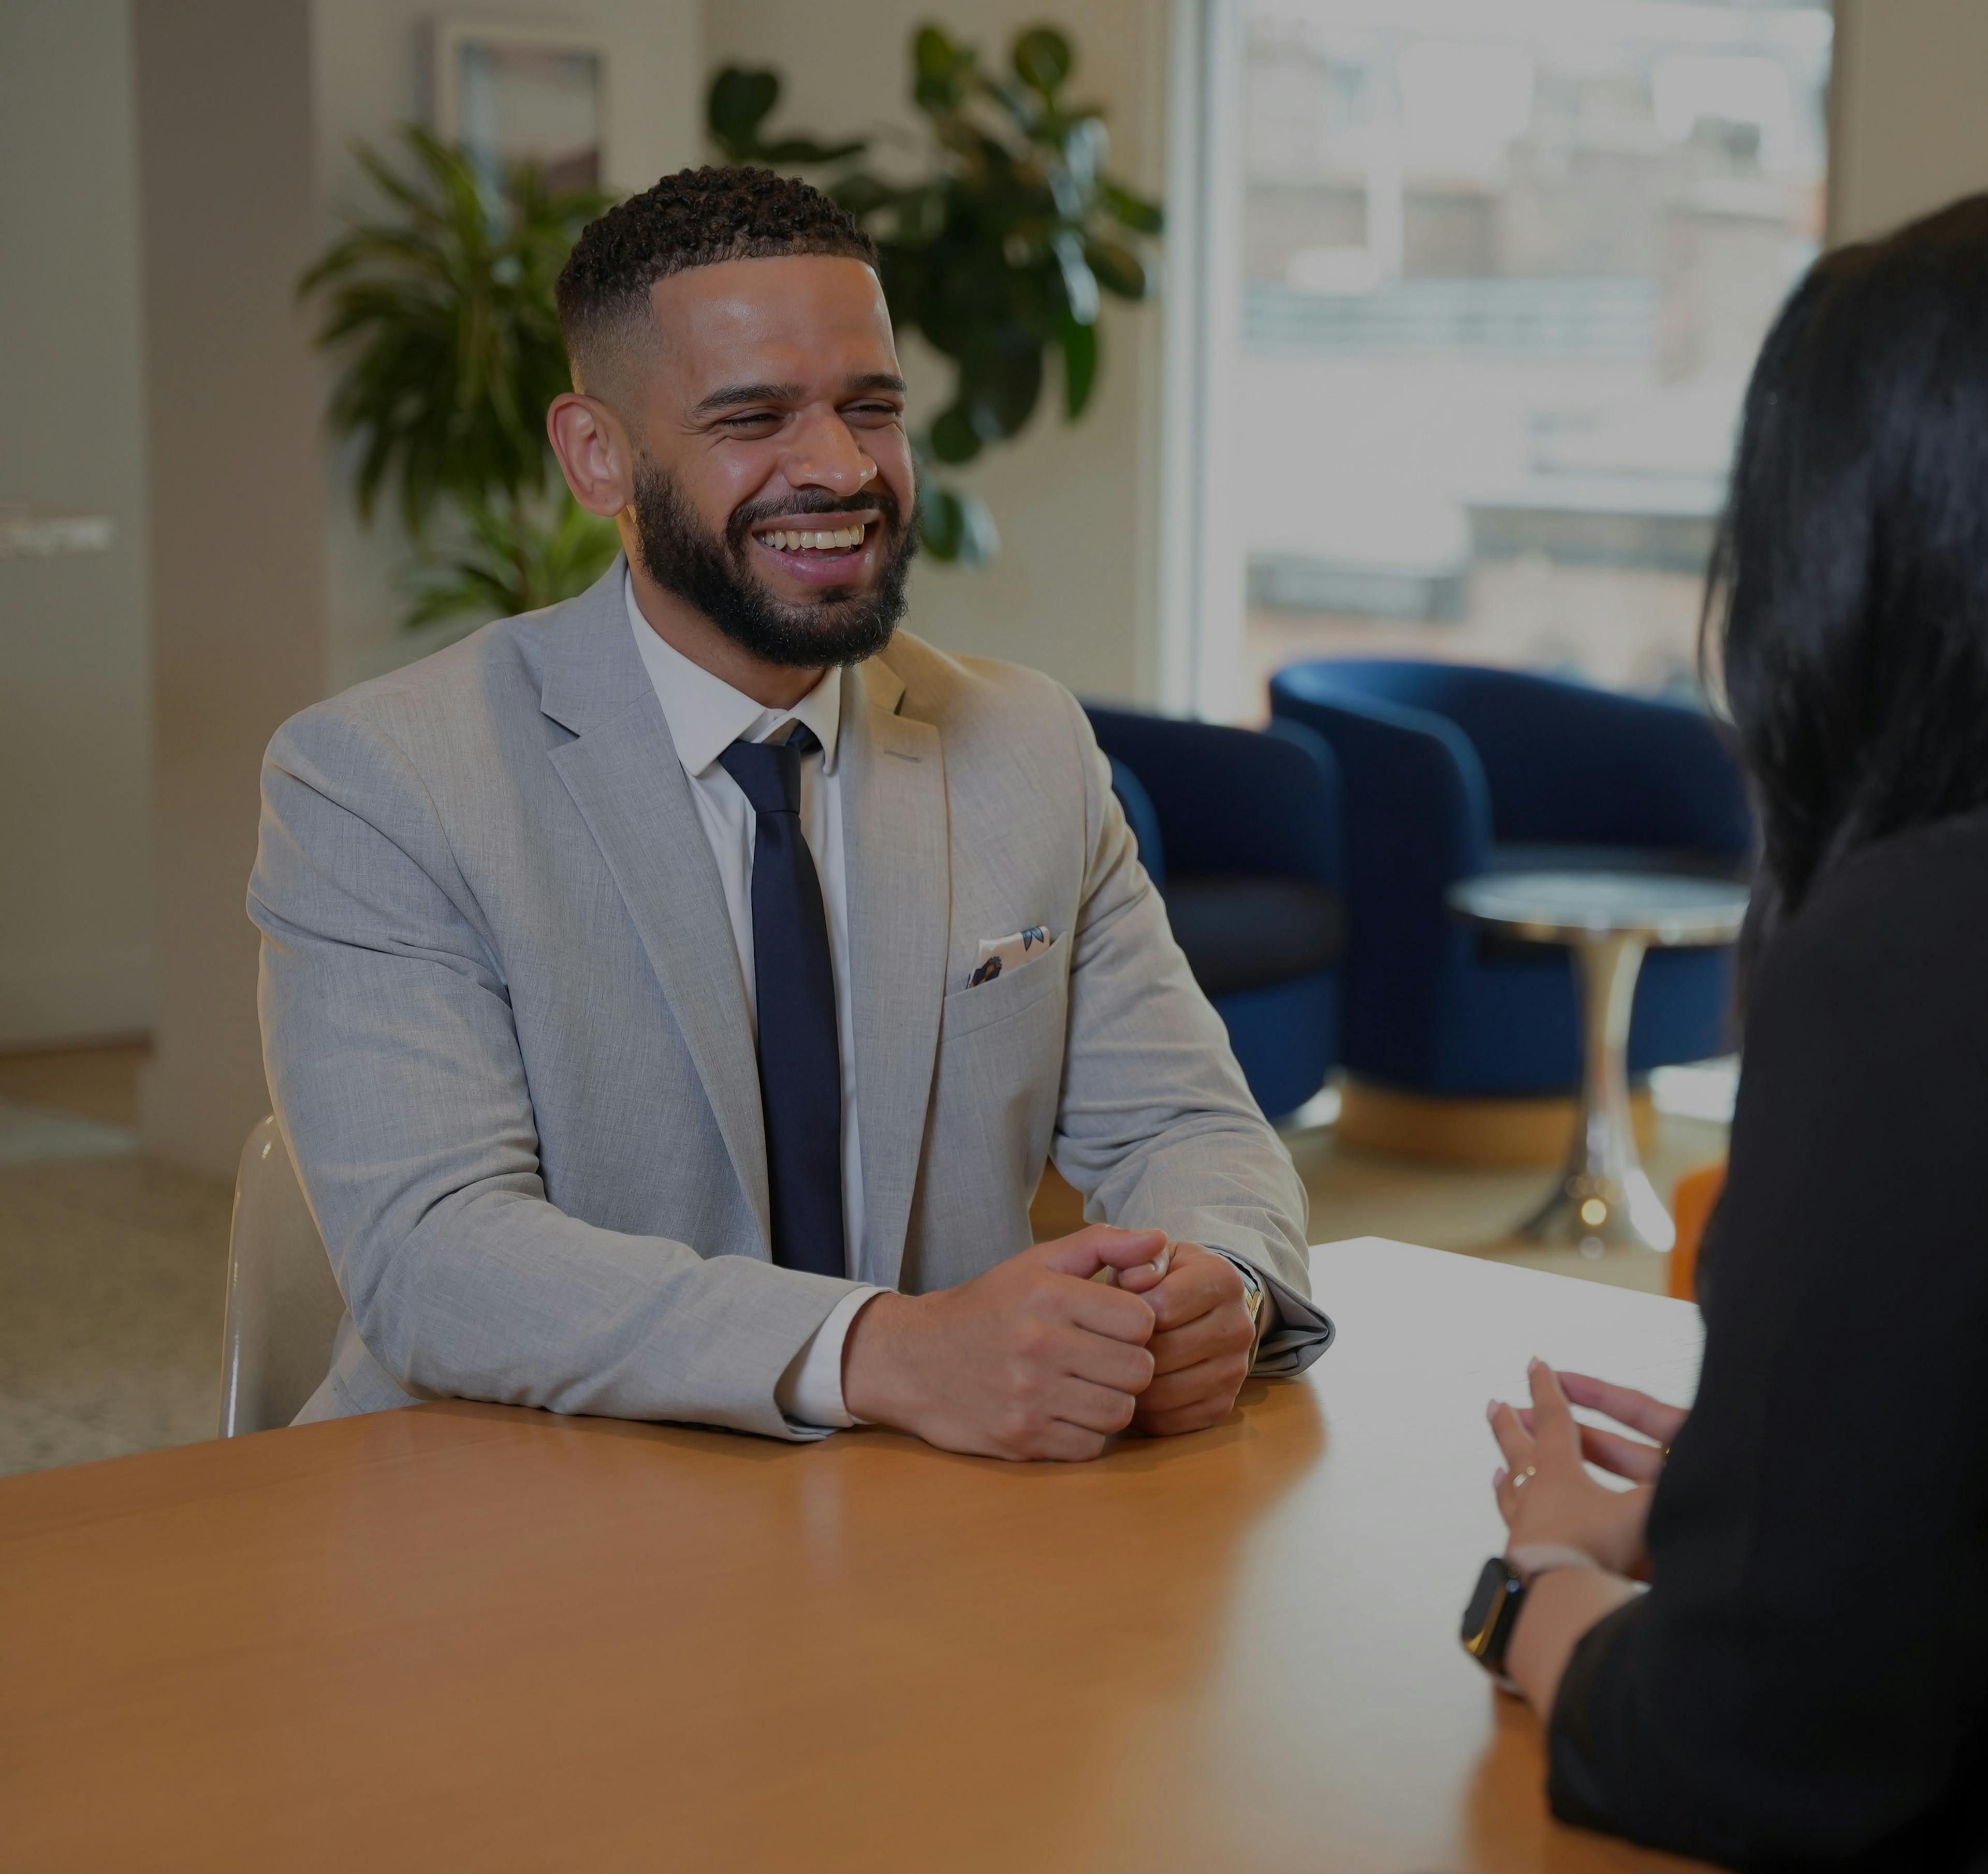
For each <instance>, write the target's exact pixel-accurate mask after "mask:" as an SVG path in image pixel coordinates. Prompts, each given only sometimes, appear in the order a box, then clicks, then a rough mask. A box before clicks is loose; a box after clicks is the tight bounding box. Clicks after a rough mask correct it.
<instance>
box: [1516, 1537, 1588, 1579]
mask: <svg viewBox="0 0 1988 1874" xmlns="http://www.w3.org/2000/svg"><path fill="white" fill-rule="evenodd" d="M1505 1559H1506V1561H1508V1562H1510V1564H1512V1566H1513V1568H1514V1569H1515V1570H1516V1571H1517V1573H1518V1577H1519V1580H1520V1583H1521V1584H1522V1585H1524V1586H1526V1587H1527V1588H1530V1587H1531V1586H1532V1585H1533V1582H1535V1581H1537V1580H1538V1579H1539V1578H1540V1576H1541V1575H1550V1574H1552V1572H1553V1571H1554V1569H1556V1568H1600V1567H1601V1563H1600V1562H1598V1561H1596V1560H1595V1559H1594V1557H1593V1556H1592V1555H1591V1554H1588V1552H1587V1550H1585V1549H1584V1548H1575V1547H1574V1544H1572V1543H1570V1542H1522V1543H1520V1544H1519V1546H1518V1547H1517V1548H1508V1549H1507V1550H1506V1551H1505Z"/></svg>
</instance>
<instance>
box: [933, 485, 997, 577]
mask: <svg viewBox="0 0 1988 1874" xmlns="http://www.w3.org/2000/svg"><path fill="white" fill-rule="evenodd" d="M918 521H919V531H918V538H919V542H920V544H921V545H922V546H924V548H925V551H926V552H927V553H930V554H931V556H932V557H933V558H934V559H935V560H954V561H957V562H958V563H959V564H960V565H962V566H970V567H971V566H985V565H986V563H988V562H989V560H992V559H993V558H994V557H995V556H996V555H997V554H998V553H999V552H1000V550H1001V536H1000V535H999V533H998V532H997V531H996V528H995V526H994V516H992V514H991V513H990V512H989V511H988V508H987V504H986V502H984V501H982V499H980V498H979V496H977V495H965V494H961V493H960V492H958V491H957V490H956V489H950V488H937V487H928V488H927V489H925V491H924V492H923V493H922V494H921V496H920V497H919V500H918Z"/></svg>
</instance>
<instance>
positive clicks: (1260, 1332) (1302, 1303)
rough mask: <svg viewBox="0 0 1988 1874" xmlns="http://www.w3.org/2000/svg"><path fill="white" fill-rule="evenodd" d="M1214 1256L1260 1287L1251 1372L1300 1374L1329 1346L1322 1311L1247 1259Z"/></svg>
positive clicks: (1330, 1326) (1222, 1252)
mask: <svg viewBox="0 0 1988 1874" xmlns="http://www.w3.org/2000/svg"><path fill="white" fill-rule="evenodd" d="M1215 1254H1216V1255H1218V1256H1222V1257H1227V1258H1228V1260H1229V1261H1230V1262H1232V1263H1234V1264H1235V1265H1236V1267H1237V1268H1239V1269H1247V1270H1249V1273H1250V1274H1252V1275H1253V1276H1254V1277H1256V1280H1258V1281H1259V1282H1261V1283H1262V1284H1263V1317H1262V1318H1261V1319H1260V1320H1259V1321H1258V1322H1257V1324H1256V1352H1255V1353H1254V1354H1253V1355H1251V1356H1250V1360H1249V1371H1250V1372H1252V1373H1253V1374H1256V1375H1260V1376H1262V1377H1264V1378H1271V1379H1286V1378H1290V1376H1291V1375H1293V1374H1294V1373H1302V1372H1303V1371H1304V1370H1305V1368H1307V1367H1308V1366H1310V1365H1311V1363H1312V1362H1313V1361H1314V1360H1316V1359H1317V1358H1318V1357H1319V1355H1320V1354H1322V1353H1324V1351H1325V1350H1326V1349H1327V1348H1328V1347H1330V1345H1332V1337H1333V1334H1334V1331H1335V1330H1334V1327H1333V1324H1332V1321H1331V1319H1330V1317H1329V1316H1327V1314H1326V1313H1325V1311H1324V1309H1322V1308H1320V1307H1315V1306H1314V1305H1313V1304H1312V1303H1311V1302H1310V1301H1307V1300H1306V1299H1305V1297H1303V1295H1301V1294H1299V1293H1298V1292H1297V1290H1296V1289H1294V1288H1293V1287H1290V1284H1288V1283H1285V1282H1280V1281H1279V1280H1277V1278H1276V1277H1275V1276H1273V1274H1270V1271H1269V1270H1267V1269H1265V1268H1263V1267H1260V1266H1259V1265H1258V1264H1257V1263H1253V1262H1251V1261H1250V1260H1249V1258H1248V1257H1243V1256H1238V1255H1236V1254H1235V1253H1233V1252H1232V1251H1230V1250H1216V1251H1215Z"/></svg>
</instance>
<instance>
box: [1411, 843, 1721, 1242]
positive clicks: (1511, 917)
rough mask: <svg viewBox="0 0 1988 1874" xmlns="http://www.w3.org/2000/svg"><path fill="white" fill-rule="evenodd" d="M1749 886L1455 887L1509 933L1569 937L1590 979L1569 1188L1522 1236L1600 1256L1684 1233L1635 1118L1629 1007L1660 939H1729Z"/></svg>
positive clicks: (1710, 881)
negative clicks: (1653, 1178) (1661, 1192)
mask: <svg viewBox="0 0 1988 1874" xmlns="http://www.w3.org/2000/svg"><path fill="white" fill-rule="evenodd" d="M1746 897H1747V893H1746V887H1745V886H1743V885H1732V884H1728V883H1726V881H1723V880H1720V879H1715V878H1687V877H1685V876H1682V875H1681V874H1669V873H1640V872H1513V873H1493V874H1486V875H1485V876H1483V877H1482V878H1466V879H1463V880H1462V881H1459V883H1458V884H1456V885H1452V887H1451V888H1450V891H1449V903H1450V907H1451V908H1452V910H1455V911H1458V912H1462V914H1463V915H1465V916H1466V917H1468V918H1474V919H1475V920H1476V922H1478V923H1479V924H1481V925H1484V926H1485V927H1486V929H1490V930H1494V931H1496V932H1498V934H1499V935H1500V936H1504V937H1516V938H1520V939H1524V940H1526V942H1532V943H1557V944H1564V945H1567V948H1568V949H1570V951H1571V952H1573V959H1574V970H1575V973H1576V976H1577V978H1578V979H1579V983H1580V990H1581V1056H1582V1069H1581V1115H1580V1118H1579V1120H1578V1121H1577V1124H1576V1125H1575V1128H1574V1144H1573V1147H1572V1149H1571V1150H1570V1152H1569V1153H1568V1155H1567V1169H1566V1171H1565V1172H1564V1173H1563V1174H1562V1175H1561V1178H1560V1185H1559V1188H1558V1189H1557V1190H1556V1191H1555V1192H1554V1195H1553V1196H1552V1197H1550V1199H1548V1200H1547V1203H1546V1204H1545V1206H1543V1208H1542V1209H1540V1210H1539V1211H1538V1212H1537V1213H1535V1214H1534V1215H1533V1216H1531V1217H1530V1218H1529V1219H1527V1220H1526V1223H1524V1224H1523V1225H1522V1226H1520V1230H1519V1231H1518V1234H1519V1235H1520V1236H1523V1237H1525V1238H1526V1239H1528V1240H1530V1241H1532V1242H1534V1243H1577V1244H1579V1245H1580V1247H1581V1249H1582V1250H1583V1251H1584V1252H1585V1253H1587V1254H1588V1255H1591V1256H1599V1255H1600V1254H1601V1252H1602V1251H1603V1250H1604V1249H1605V1248H1607V1247H1609V1246H1610V1245H1611V1244H1619V1245H1623V1246H1626V1247H1633V1248H1637V1249H1646V1250H1668V1248H1670V1247H1671V1245H1672V1243H1674V1242H1675V1240H1676V1239H1677V1232H1676V1230H1675V1229H1674V1228H1673V1227H1672V1223H1671V1217H1670V1213H1669V1212H1668V1210H1666V1209H1665V1208H1664V1206H1663V1203H1662V1199H1659V1198H1658V1196H1657V1193H1656V1192H1655V1189H1654V1188H1653V1187H1652V1185H1651V1183H1650V1180H1649V1179H1648V1176H1647V1175H1645V1172H1644V1170H1643V1165H1642V1160H1641V1157H1640V1156H1639V1155H1638V1152H1637V1150H1636V1134H1635V1128H1634V1127H1633V1126H1632V1125H1631V1122H1630V1117H1629V1069H1628V1046H1629V1010H1630V1006H1631V1003H1633V1002H1634V1001H1635V995H1636V978H1637V976H1638V973H1640V972H1641V969H1642V966H1643V956H1644V953H1645V952H1646V951H1647V950H1648V949H1649V948H1650V946H1651V945H1653V944H1654V945H1656V946H1657V947H1658V949H1672V948H1676V947H1682V946H1685V945H1702V944H1723V943H1730V942H1732V941H1733V939H1734V938H1736V936H1738V935H1739V925H1740V923H1741V921H1742V920H1743V918H1745V916H1746Z"/></svg>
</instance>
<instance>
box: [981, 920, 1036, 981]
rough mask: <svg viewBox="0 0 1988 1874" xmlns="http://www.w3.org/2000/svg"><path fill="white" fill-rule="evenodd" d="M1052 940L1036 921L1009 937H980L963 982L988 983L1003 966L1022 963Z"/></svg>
mask: <svg viewBox="0 0 1988 1874" xmlns="http://www.w3.org/2000/svg"><path fill="white" fill-rule="evenodd" d="M1054 942H1056V939H1054V938H1053V937H1052V936H1051V935H1050V934H1049V932H1047V931H1046V930H1044V929H1043V927H1042V926H1041V925H1040V924H1032V925H1029V928H1028V929H1026V930H1025V931H1017V932H1016V933H1015V934H1014V935H1013V936H1012V937H983V938H982V939H981V940H980V954H979V956H977V957H976V958H975V959H974V965H973V973H972V976H969V977H968V978H967V979H966V986H967V987H968V988H969V989H978V988H979V986H980V985H981V984H982V983H992V981H993V980H994V979H995V978H996V976H999V975H1000V974H1001V973H1002V971H1004V970H1006V971H1011V972H1012V971H1013V970H1016V969H1020V968H1021V966H1023V964H1024V963H1033V962H1034V961H1035V960H1036V958H1037V957H1039V956H1041V955H1042V953H1043V952H1044V951H1045V950H1046V949H1048V948H1049V947H1050V945H1051V944H1053V943H1054Z"/></svg>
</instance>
